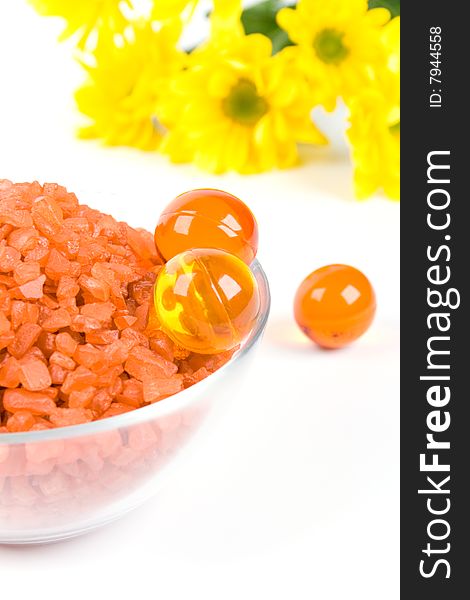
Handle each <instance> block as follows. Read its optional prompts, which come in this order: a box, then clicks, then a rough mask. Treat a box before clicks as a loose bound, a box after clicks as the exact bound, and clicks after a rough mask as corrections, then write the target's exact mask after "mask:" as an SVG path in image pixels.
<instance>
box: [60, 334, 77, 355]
mask: <svg viewBox="0 0 470 600" xmlns="http://www.w3.org/2000/svg"><path fill="white" fill-rule="evenodd" d="M55 346H56V348H57V350H58V351H59V352H62V354H66V355H67V356H72V355H73V353H74V352H75V350H76V349H77V346H78V342H77V341H76V340H74V339H73V337H72V336H71V335H70V333H67V332H65V331H64V332H62V333H58V334H57V335H56V337H55Z"/></svg>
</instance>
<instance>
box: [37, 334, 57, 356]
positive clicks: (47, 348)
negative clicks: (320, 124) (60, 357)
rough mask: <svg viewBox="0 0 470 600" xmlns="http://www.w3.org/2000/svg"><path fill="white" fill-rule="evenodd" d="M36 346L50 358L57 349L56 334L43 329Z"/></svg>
mask: <svg viewBox="0 0 470 600" xmlns="http://www.w3.org/2000/svg"><path fill="white" fill-rule="evenodd" d="M36 346H37V347H38V348H39V350H41V352H42V353H43V355H44V356H45V357H46V358H49V357H50V356H51V354H52V353H53V352H54V350H55V335H54V334H53V333H49V332H48V331H43V332H42V333H41V335H40V336H39V338H38V341H37V343H36Z"/></svg>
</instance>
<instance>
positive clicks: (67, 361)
mask: <svg viewBox="0 0 470 600" xmlns="http://www.w3.org/2000/svg"><path fill="white" fill-rule="evenodd" d="M49 362H50V364H51V365H59V367H62V368H64V369H67V370H68V371H73V370H74V369H75V367H76V366H77V365H76V364H75V361H74V360H73V358H71V357H70V356H67V354H64V353H63V352H60V351H59V350H56V351H55V352H53V353H52V354H51V356H50V357H49Z"/></svg>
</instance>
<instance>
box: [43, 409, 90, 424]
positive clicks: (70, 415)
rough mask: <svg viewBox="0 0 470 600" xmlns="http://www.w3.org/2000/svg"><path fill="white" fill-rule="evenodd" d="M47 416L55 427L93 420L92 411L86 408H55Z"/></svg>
mask: <svg viewBox="0 0 470 600" xmlns="http://www.w3.org/2000/svg"><path fill="white" fill-rule="evenodd" d="M49 418H50V421H51V423H53V424H54V425H55V426H56V427H67V426H70V425H80V424H81V423H89V422H90V421H93V413H92V412H91V410H88V409H86V408H56V409H55V411H54V412H53V413H52V414H51V415H50V417H49Z"/></svg>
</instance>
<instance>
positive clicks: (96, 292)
mask: <svg viewBox="0 0 470 600" xmlns="http://www.w3.org/2000/svg"><path fill="white" fill-rule="evenodd" d="M78 284H79V285H80V287H81V288H82V290H84V291H86V292H88V293H89V294H91V295H92V296H93V297H94V298H96V299H97V300H102V301H103V302H106V301H107V300H109V296H110V292H111V290H110V286H109V283H107V282H106V281H102V280H99V279H95V278H94V277H89V276H88V275H81V276H80V278H79V280H78Z"/></svg>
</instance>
